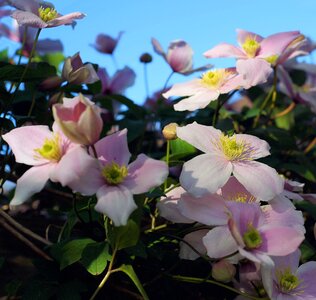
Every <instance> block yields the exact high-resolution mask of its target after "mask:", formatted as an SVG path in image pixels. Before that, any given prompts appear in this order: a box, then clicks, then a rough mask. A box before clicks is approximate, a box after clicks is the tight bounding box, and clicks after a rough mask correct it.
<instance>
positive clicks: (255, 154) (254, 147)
mask: <svg viewBox="0 0 316 300" xmlns="http://www.w3.org/2000/svg"><path fill="white" fill-rule="evenodd" d="M235 137H236V141H238V142H243V143H245V144H248V145H250V147H251V154H250V155H251V158H252V159H258V158H261V157H265V156H268V155H270V151H269V150H270V146H269V144H268V143H267V142H266V141H264V140H262V139H259V138H258V137H256V136H253V135H250V134H236V135H235Z"/></svg>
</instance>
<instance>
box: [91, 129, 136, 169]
mask: <svg viewBox="0 0 316 300" xmlns="http://www.w3.org/2000/svg"><path fill="white" fill-rule="evenodd" d="M94 146H95V149H96V151H97V154H98V157H101V156H102V157H103V158H104V159H105V160H106V161H108V162H113V161H114V162H116V163H117V164H119V165H125V166H126V165H127V164H128V162H129V159H130V157H131V153H130V152H129V150H128V145H127V129H123V130H121V131H118V132H116V133H113V134H111V135H108V136H106V137H104V138H103V139H101V140H99V141H98V142H97V143H96V144H95V145H94Z"/></svg>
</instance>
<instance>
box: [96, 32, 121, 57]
mask: <svg viewBox="0 0 316 300" xmlns="http://www.w3.org/2000/svg"><path fill="white" fill-rule="evenodd" d="M122 34H123V32H122V31H121V32H119V34H118V37H117V38H116V39H114V38H112V37H111V36H109V35H107V34H103V33H100V34H98V35H97V38H96V40H95V44H94V45H92V47H93V48H94V49H95V50H97V51H99V52H101V53H105V54H112V53H113V52H114V50H115V48H116V46H117V43H118V42H119V40H120V39H121V36H122Z"/></svg>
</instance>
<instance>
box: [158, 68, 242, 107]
mask: <svg viewBox="0 0 316 300" xmlns="http://www.w3.org/2000/svg"><path fill="white" fill-rule="evenodd" d="M243 82H244V80H243V78H242V77H241V76H239V75H238V74H237V73H236V70H235V69H234V68H230V69H218V70H214V71H208V72H206V73H204V74H203V75H202V78H201V79H194V80H192V81H189V82H185V83H177V84H175V85H174V86H173V87H172V88H171V89H170V90H169V91H168V92H166V93H164V94H163V96H164V97H165V98H167V99H168V98H169V97H172V96H178V97H183V96H189V97H188V98H186V99H184V100H181V101H180V102H178V103H177V104H175V105H174V109H175V110H180V111H183V110H189V111H194V110H196V109H199V108H204V107H206V106H207V105H208V104H209V103H210V102H211V101H214V100H216V99H217V98H218V97H219V95H220V94H227V93H229V92H230V91H232V90H235V89H239V88H240V87H241V86H242V84H243Z"/></svg>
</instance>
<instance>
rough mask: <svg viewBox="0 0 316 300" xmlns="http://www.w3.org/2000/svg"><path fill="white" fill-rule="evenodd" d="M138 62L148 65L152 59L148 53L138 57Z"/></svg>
mask: <svg viewBox="0 0 316 300" xmlns="http://www.w3.org/2000/svg"><path fill="white" fill-rule="evenodd" d="M139 60H140V62H142V63H144V64H148V63H151V62H152V60H153V57H152V56H151V55H150V54H149V53H144V54H142V55H141V56H140V58H139Z"/></svg>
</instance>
